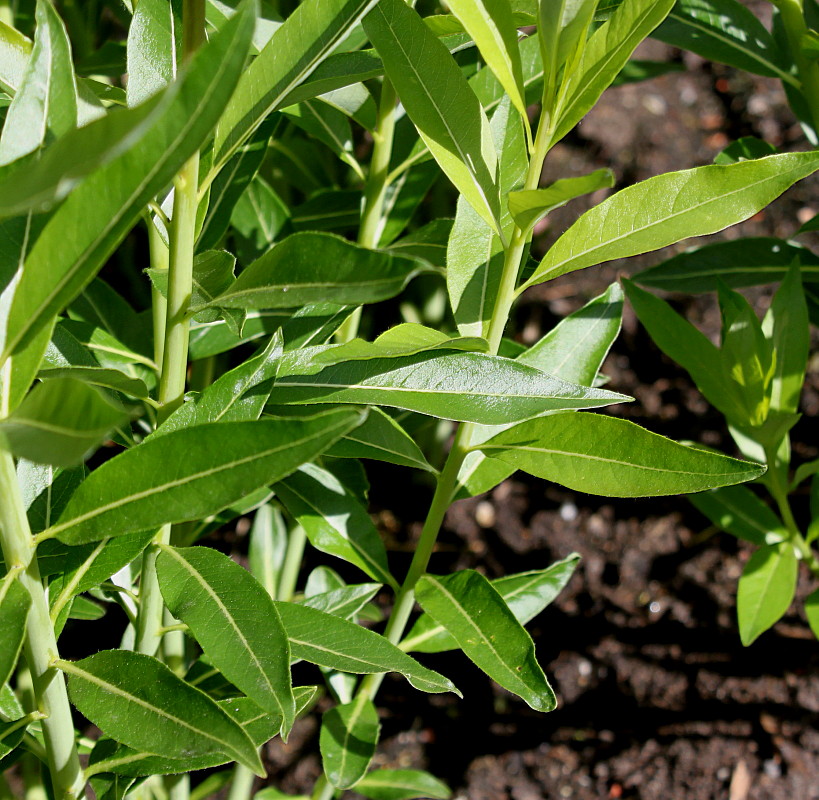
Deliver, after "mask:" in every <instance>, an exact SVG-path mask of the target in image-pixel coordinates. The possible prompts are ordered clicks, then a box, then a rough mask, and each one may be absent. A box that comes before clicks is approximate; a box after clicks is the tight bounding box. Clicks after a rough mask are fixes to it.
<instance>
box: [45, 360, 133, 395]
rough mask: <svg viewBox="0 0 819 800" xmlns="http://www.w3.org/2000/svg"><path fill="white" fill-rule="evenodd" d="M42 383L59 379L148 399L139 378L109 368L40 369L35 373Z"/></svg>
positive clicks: (67, 367)
mask: <svg viewBox="0 0 819 800" xmlns="http://www.w3.org/2000/svg"><path fill="white" fill-rule="evenodd" d="M37 377H39V378H40V379H41V380H43V381H50V380H56V379H58V378H61V379H71V380H72V381H78V382H80V383H88V384H91V385H92V386H102V387H103V388H106V389H113V390H114V391H117V392H122V393H123V394H127V395H130V396H131V397H136V398H139V399H141V400H144V399H145V398H147V397H148V395H149V392H148V387H147V386H146V385H145V381H143V380H142V379H141V378H132V377H129V376H128V375H126V374H125V373H124V372H120V370H118V369H111V368H110V367H92V366H87V367H86V366H82V367H79V366H77V367H75V366H66V367H49V368H48V369H41V370H40V371H39V372H38V373H37Z"/></svg>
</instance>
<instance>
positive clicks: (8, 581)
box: [0, 572, 31, 686]
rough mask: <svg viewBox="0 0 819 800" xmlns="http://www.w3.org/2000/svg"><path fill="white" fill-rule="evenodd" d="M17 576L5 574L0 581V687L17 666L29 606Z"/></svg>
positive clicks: (29, 603)
mask: <svg viewBox="0 0 819 800" xmlns="http://www.w3.org/2000/svg"><path fill="white" fill-rule="evenodd" d="M17 575H18V573H17V572H10V573H7V575H6V577H5V578H4V579H3V580H2V581H0V686H3V685H4V684H5V683H7V681H8V680H9V678H10V677H11V675H12V673H13V672H14V668H15V666H16V665H17V658H18V656H19V655H20V650H21V649H22V647H23V641H24V640H25V638H26V617H27V615H28V609H29V607H30V606H31V597H30V596H29V593H28V592H27V591H26V590H25V589H24V588H23V587H22V586H21V584H20V583H19V581H17V580H16V578H17Z"/></svg>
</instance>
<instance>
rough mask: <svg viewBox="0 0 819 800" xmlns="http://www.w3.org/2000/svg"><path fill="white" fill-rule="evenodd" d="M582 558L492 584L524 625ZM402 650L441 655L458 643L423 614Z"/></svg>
mask: <svg viewBox="0 0 819 800" xmlns="http://www.w3.org/2000/svg"><path fill="white" fill-rule="evenodd" d="M579 561H580V556H579V555H577V554H576V553H572V555H570V556H569V557H568V558H564V559H563V560H562V561H557V562H556V563H554V564H552V566H550V567H547V568H546V569H539V570H532V571H531V572H521V573H519V574H517V575H507V576H506V577H504V578H497V579H496V580H494V581H492V586H493V587H494V588H495V589H496V590H497V592H498V593H499V594H500V596H501V597H502V598H503V601H504V602H505V603H506V605H507V606H508V607H509V610H510V611H511V612H512V614H514V616H515V619H516V620H517V621H518V622H519V623H520V624H521V625H525V624H526V623H527V622H529V621H530V620H531V619H534V617H536V616H537V615H538V614H539V613H540V612H541V611H543V609H544V608H546V606H548V605H549V604H550V603H551V602H552V600H554V599H555V597H557V595H558V594H560V592H561V591H562V589H563V587H564V586H565V585H566V584H567V583H568V582H569V579H570V578H571V577H572V575H573V574H574V570H575V567H577V564H578V562H579ZM399 647H400V648H401V649H402V650H404V651H405V652H412V651H415V652H418V653H442V652H444V651H445V650H454V649H456V648H457V647H458V642H457V641H456V640H455V639H454V638H453V636H452V634H450V633H448V632H447V630H446V628H445V627H444V626H443V625H441V624H439V623H437V622H436V621H435V620H434V619H433V618H432V617H430V616H429V615H428V614H422V615H421V616H420V617H419V618H418V620H417V621H416V622H415V625H413V626H412V629H411V630H410V632H409V633H408V634H407V635H406V637H405V638H404V639H403V641H402V642H401V643H400V644H399Z"/></svg>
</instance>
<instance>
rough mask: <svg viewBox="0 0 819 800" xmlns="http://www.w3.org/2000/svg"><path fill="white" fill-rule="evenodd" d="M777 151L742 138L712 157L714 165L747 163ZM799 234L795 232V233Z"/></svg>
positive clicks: (770, 146)
mask: <svg viewBox="0 0 819 800" xmlns="http://www.w3.org/2000/svg"><path fill="white" fill-rule="evenodd" d="M778 152H779V151H778V150H777V149H776V148H775V147H774V146H773V145H772V144H770V142H766V141H764V140H763V139H757V138H756V136H742V137H740V138H739V139H737V140H736V141H734V142H731V144H729V145H728V147H726V148H725V149H724V150H722V151H721V152H720V153H719V154H718V155H716V156H715V157H714V163H715V164H734V163H736V162H737V161H748V160H749V159H752V158H764V157H765V156H772V155H776V153H778ZM799 232H801V229H800V231H797V233H799Z"/></svg>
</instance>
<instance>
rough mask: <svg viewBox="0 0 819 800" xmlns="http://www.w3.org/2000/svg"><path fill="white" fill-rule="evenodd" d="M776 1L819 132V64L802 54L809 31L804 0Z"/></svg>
mask: <svg viewBox="0 0 819 800" xmlns="http://www.w3.org/2000/svg"><path fill="white" fill-rule="evenodd" d="M774 3H775V5H776V7H777V8H778V9H779V13H780V16H781V17H782V25H783V26H784V28H785V35H786V36H787V37H788V44H789V45H790V50H791V58H793V61H794V63H795V64H796V67H797V69H798V70H799V80H800V81H801V83H802V94H803V95H804V96H805V100H806V102H807V104H808V109H809V111H810V115H811V122H812V123H813V128H814V130H815V131H816V133H817V134H819V64H817V63H816V61H814V60H813V59H812V58H807V57H806V56H804V55H802V37H803V36H804V35H805V34H806V33H807V32H808V26H807V24H806V23H805V16H804V12H803V8H802V0H774Z"/></svg>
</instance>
